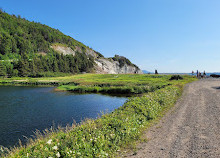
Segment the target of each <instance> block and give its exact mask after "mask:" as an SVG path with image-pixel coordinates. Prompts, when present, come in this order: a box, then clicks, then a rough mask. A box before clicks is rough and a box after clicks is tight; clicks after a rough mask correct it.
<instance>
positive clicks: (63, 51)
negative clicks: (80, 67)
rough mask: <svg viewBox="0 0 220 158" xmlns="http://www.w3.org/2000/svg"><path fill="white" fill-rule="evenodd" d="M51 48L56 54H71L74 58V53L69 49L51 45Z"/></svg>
mask: <svg viewBox="0 0 220 158" xmlns="http://www.w3.org/2000/svg"><path fill="white" fill-rule="evenodd" d="M51 48H53V49H54V50H55V51H57V52H58V53H62V54H64V55H67V54H72V55H73V56H74V55H75V54H76V53H75V51H73V50H72V49H71V48H70V47H66V46H61V45H52V46H51Z"/></svg>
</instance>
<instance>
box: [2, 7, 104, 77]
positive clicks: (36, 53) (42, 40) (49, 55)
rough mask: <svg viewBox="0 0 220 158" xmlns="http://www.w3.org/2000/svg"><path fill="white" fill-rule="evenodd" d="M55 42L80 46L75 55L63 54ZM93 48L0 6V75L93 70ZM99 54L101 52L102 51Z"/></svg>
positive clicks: (31, 75)
mask: <svg viewBox="0 0 220 158" xmlns="http://www.w3.org/2000/svg"><path fill="white" fill-rule="evenodd" d="M52 45H62V46H68V47H70V48H71V49H72V50H75V49H76V48H78V49H77V50H79V49H80V50H81V52H80V53H79V52H76V55H75V56H73V55H62V54H59V53H57V52H56V51H54V50H53V49H52V48H51V46H52ZM87 49H90V48H88V47H86V46H85V45H84V44H82V43H80V42H78V41H76V40H74V39H73V38H71V37H70V36H66V35H64V34H63V33H61V32H60V31H59V30H56V29H53V28H50V27H48V26H46V25H42V24H40V23H35V22H29V21H28V20H25V19H24V18H21V17H20V16H15V15H9V14H7V13H4V12H3V11H1V10H0V76H7V77H13V76H21V77H27V76H29V77H44V76H47V75H45V74H48V73H50V74H52V73H57V72H62V73H72V74H75V73H79V72H91V71H92V69H93V65H94V59H93V57H91V56H88V55H86V53H85V52H86V50H87ZM99 56H102V55H101V54H100V53H99Z"/></svg>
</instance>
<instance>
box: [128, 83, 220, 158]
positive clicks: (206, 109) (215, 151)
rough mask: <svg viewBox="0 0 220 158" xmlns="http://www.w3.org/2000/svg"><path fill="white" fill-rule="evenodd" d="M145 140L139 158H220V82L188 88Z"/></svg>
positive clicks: (146, 134)
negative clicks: (146, 140)
mask: <svg viewBox="0 0 220 158" xmlns="http://www.w3.org/2000/svg"><path fill="white" fill-rule="evenodd" d="M145 136H146V137H147V138H148V140H149V141H148V142H147V143H142V144H140V145H139V146H138V148H139V150H138V151H137V153H136V154H133V153H132V154H129V155H128V156H126V157H135V158H136V157H138V158H140V157H141V158H142V157H144V158H164V157H165V158H166V157H171V158H173V157H178V158H179V157H181V158H182V157H184V158H185V157H188V158H194V157H196V158H201V157H202V158H203V157H204V158H206V157H213V158H220V80H217V79H206V80H200V81H196V82H193V83H191V84H188V85H187V86H186V87H185V89H184V93H183V96H182V98H181V99H180V100H179V101H178V103H177V104H176V105H175V107H174V108H173V110H171V111H170V112H169V113H168V114H167V115H166V116H165V117H164V118H163V119H162V120H161V121H160V123H158V124H157V125H155V126H154V127H151V128H150V129H149V130H148V131H147V132H146V133H145Z"/></svg>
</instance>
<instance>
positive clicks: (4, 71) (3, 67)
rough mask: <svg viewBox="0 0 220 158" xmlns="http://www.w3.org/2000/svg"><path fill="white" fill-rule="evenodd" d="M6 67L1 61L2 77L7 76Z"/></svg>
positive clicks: (0, 73) (0, 70) (0, 72)
mask: <svg viewBox="0 0 220 158" xmlns="http://www.w3.org/2000/svg"><path fill="white" fill-rule="evenodd" d="M6 75H7V73H6V67H5V65H4V64H3V63H2V62H1V61H0V76H6Z"/></svg>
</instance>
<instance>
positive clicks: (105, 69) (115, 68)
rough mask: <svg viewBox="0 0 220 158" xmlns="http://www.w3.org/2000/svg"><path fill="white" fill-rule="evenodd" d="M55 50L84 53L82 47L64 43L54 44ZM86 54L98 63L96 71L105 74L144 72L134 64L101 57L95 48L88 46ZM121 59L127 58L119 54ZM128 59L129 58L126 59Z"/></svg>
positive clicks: (64, 52) (67, 52) (63, 52)
mask: <svg viewBox="0 0 220 158" xmlns="http://www.w3.org/2000/svg"><path fill="white" fill-rule="evenodd" d="M51 48H53V49H54V50H55V51H57V52H59V53H62V54H64V55H66V54H73V55H75V53H76V52H77V51H78V52H80V53H82V50H81V48H80V47H76V48H75V50H72V49H71V48H70V47H66V46H62V45H52V46H51ZM85 53H86V55H87V56H88V57H89V56H92V57H93V58H94V61H95V63H96V65H95V67H94V69H95V72H96V73H103V74H142V73H143V72H142V71H141V70H140V69H139V68H138V67H137V66H135V65H134V64H132V63H130V64H127V63H123V65H122V64H121V63H120V62H119V61H115V60H113V58H104V57H100V54H98V53H96V52H95V51H94V50H92V49H89V48H87V49H86V50H85ZM118 58H119V60H120V59H121V58H122V59H126V58H125V57H120V56H118ZM126 60H128V59H126ZM128 61H129V60H128ZM129 62H130V61H129Z"/></svg>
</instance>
